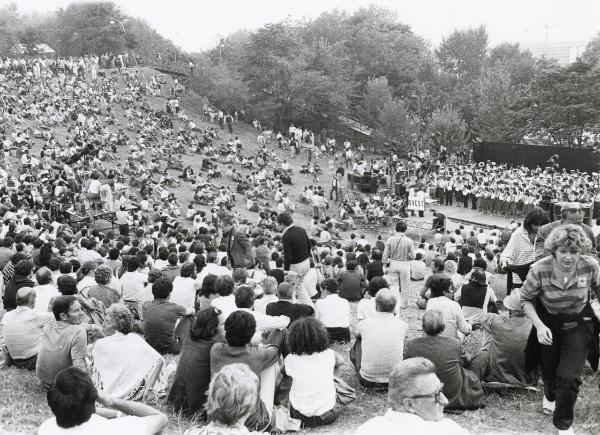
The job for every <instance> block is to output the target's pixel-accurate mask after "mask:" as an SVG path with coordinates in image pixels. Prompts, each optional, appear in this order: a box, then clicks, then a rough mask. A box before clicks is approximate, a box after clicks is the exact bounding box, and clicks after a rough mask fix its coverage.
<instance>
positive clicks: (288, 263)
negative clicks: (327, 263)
mask: <svg viewBox="0 0 600 435" xmlns="http://www.w3.org/2000/svg"><path fill="white" fill-rule="evenodd" d="M277 225H278V226H279V228H278V229H279V231H281V243H282V244H283V265H284V270H285V271H290V270H291V271H294V272H296V273H297V274H298V276H299V278H300V279H302V278H303V277H304V275H306V273H307V272H308V269H309V268H310V262H309V260H308V259H309V258H310V255H311V250H310V240H309V238H308V234H307V233H306V230H305V229H304V228H302V227H300V226H297V225H294V220H293V218H292V215H291V214H290V213H288V212H283V213H280V214H279V216H277Z"/></svg>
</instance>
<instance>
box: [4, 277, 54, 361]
mask: <svg viewBox="0 0 600 435" xmlns="http://www.w3.org/2000/svg"><path fill="white" fill-rule="evenodd" d="M16 301H17V308H15V309H14V310H12V311H9V312H8V313H6V314H5V315H4V317H3V318H2V324H1V327H2V328H1V335H2V336H3V337H4V341H5V346H2V350H3V353H4V359H5V361H7V363H8V364H9V365H14V366H16V367H19V368H24V369H27V370H35V364H36V361H37V355H38V352H39V350H40V346H41V345H42V329H43V328H44V326H45V325H46V324H47V323H48V322H50V321H52V320H53V319H54V316H53V314H52V313H51V312H46V313H43V314H39V313H36V312H35V311H34V310H33V307H34V306H35V290H34V289H33V288H31V287H21V288H20V289H19V290H17V294H16Z"/></svg>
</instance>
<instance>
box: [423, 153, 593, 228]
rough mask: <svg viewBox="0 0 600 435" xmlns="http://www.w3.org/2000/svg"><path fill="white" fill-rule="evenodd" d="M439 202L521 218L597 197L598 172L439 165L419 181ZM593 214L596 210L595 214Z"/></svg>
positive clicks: (587, 202)
mask: <svg viewBox="0 0 600 435" xmlns="http://www.w3.org/2000/svg"><path fill="white" fill-rule="evenodd" d="M421 182H423V183H424V184H425V185H426V186H428V187H429V189H430V196H431V197H432V198H436V199H438V201H439V202H440V204H445V205H453V204H456V205H458V206H462V207H465V208H468V207H470V208H472V209H473V210H479V211H482V212H483V213H490V214H498V215H505V216H512V217H524V216H525V215H527V213H528V212H529V211H530V210H531V209H532V208H533V207H535V206H539V205H544V204H548V207H549V206H550V205H551V204H554V203H562V202H569V201H571V202H572V201H578V202H580V203H583V204H591V203H593V202H595V201H597V200H600V175H598V174H596V173H594V174H588V173H584V172H579V171H566V170H564V169H563V170H562V171H556V170H555V169H553V168H545V169H542V168H541V167H537V168H536V169H529V168H526V167H524V166H518V167H512V166H507V165H503V164H496V163H494V162H489V161H488V162H485V163H483V162H482V163H479V164H477V163H472V164H456V165H441V166H440V167H439V168H438V169H437V170H436V171H432V172H430V173H429V174H428V176H427V177H426V178H425V179H423V180H421ZM596 214H597V213H596Z"/></svg>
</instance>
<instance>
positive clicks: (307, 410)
mask: <svg viewBox="0 0 600 435" xmlns="http://www.w3.org/2000/svg"><path fill="white" fill-rule="evenodd" d="M287 345H288V348H289V350H290V353H289V355H287V356H286V357H285V372H286V374H287V375H288V376H290V377H291V378H292V386H291V390H290V394H289V401H290V416H291V417H292V418H296V419H299V420H300V421H301V422H302V425H304V426H305V427H316V426H325V425H329V424H332V423H333V422H335V421H336V419H337V418H338V416H339V410H338V409H336V408H335V404H336V390H335V384H334V370H335V369H336V367H339V366H341V365H342V364H343V363H344V359H343V358H342V356H341V355H339V354H337V353H336V352H334V351H333V350H332V349H330V348H329V335H328V333H327V329H326V328H325V326H324V325H323V323H321V322H320V321H319V320H317V319H315V318H313V317H305V318H301V319H298V320H297V321H295V322H294V323H293V324H292V325H291V326H290V328H289V331H288V334H287Z"/></svg>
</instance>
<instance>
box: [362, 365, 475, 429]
mask: <svg viewBox="0 0 600 435" xmlns="http://www.w3.org/2000/svg"><path fill="white" fill-rule="evenodd" d="M443 387H444V385H443V384H442V383H441V382H440V380H439V378H438V377H437V376H436V374H435V365H434V364H433V363H432V362H431V361H429V360H428V359H425V358H409V359H406V360H404V361H402V362H400V363H398V364H397V365H396V367H394V370H392V373H391V375H390V383H389V390H388V402H389V404H390V409H389V410H388V411H387V413H386V414H385V415H383V416H380V417H375V418H372V419H371V420H369V421H367V422H366V423H364V424H363V425H361V426H360V427H359V428H358V429H357V430H356V432H354V433H355V435H372V434H392V433H406V434H411V435H430V434H442V433H443V434H444V435H466V434H468V433H469V432H468V431H467V430H466V429H463V428H461V427H460V426H459V425H458V424H457V423H455V422H454V421H452V420H450V419H448V418H444V406H446V405H447V404H448V399H447V398H446V396H444V393H443V392H442V389H443Z"/></svg>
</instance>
